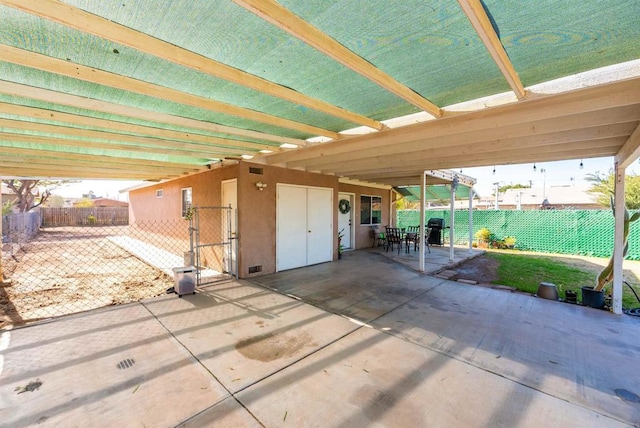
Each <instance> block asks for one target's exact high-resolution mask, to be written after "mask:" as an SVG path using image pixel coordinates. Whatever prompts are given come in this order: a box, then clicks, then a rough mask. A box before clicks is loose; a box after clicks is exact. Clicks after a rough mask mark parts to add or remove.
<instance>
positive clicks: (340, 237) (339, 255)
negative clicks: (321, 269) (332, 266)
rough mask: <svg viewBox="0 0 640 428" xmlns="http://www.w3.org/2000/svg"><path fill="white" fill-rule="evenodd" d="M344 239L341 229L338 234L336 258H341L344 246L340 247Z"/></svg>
mask: <svg viewBox="0 0 640 428" xmlns="http://www.w3.org/2000/svg"><path fill="white" fill-rule="evenodd" d="M343 237H344V229H341V230H340V232H338V258H340V257H342V252H343V251H344V246H343V245H342V238H343Z"/></svg>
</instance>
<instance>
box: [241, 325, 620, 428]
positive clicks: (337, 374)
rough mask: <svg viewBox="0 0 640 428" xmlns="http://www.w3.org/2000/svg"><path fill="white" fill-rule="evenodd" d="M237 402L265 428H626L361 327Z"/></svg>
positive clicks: (481, 371) (588, 411)
mask: <svg viewBox="0 0 640 428" xmlns="http://www.w3.org/2000/svg"><path fill="white" fill-rule="evenodd" d="M237 398H238V399H239V400H240V401H241V402H242V403H243V404H244V405H245V406H246V407H247V408H248V409H249V410H250V411H251V413H253V414H254V415H255V416H256V417H257V418H258V419H259V420H260V421H261V422H262V423H263V424H264V425H265V426H283V425H290V426H296V427H302V426H328V427H345V428H346V427H359V426H370V427H381V426H402V427H420V426H436V427H438V426H442V427H445V426H483V427H488V426H521V427H541V426H558V427H560V426H580V427H596V426H597V427H602V426H624V425H623V424H621V423H619V422H617V421H615V420H612V419H609V418H606V417H603V416H602V415H600V414H598V413H596V412H593V411H591V410H589V409H585V408H583V407H580V406H577V405H574V404H571V403H568V402H566V401H564V400H561V399H558V398H555V397H552V396H549V395H546V394H540V393H538V392H537V391H535V390H533V389H531V388H528V387H525V386H523V385H520V384H518V383H517V382H513V381H510V380H507V379H505V378H503V377H500V376H495V375H494V374H492V373H489V372H487V371H485V370H481V369H479V368H476V367H473V366H471V365H469V364H465V363H463V362H460V361H457V360H455V359H452V358H450V357H447V356H445V355H442V354H440V353H437V352H434V351H431V350H428V349H425V348H420V347H417V346H415V345H414V344H411V343H408V342H406V341H403V340H400V339H398V338H395V337H392V336H389V335H387V334H384V333H381V332H378V331H376V330H373V329H369V328H364V327H363V328H360V329H358V330H357V331H356V332H354V333H352V334H350V335H348V336H346V337H345V338H343V339H342V340H340V341H339V342H337V343H334V344H332V345H330V346H328V347H326V348H324V349H322V350H320V351H319V352H317V353H315V354H314V355H312V356H310V357H308V358H306V359H305V360H303V361H301V362H300V363H298V364H296V365H295V366H291V367H288V368H287V369H285V370H283V371H281V372H278V373H276V374H274V375H273V376H272V377H270V378H268V379H266V380H265V381H263V382H261V383H260V384H257V385H253V386H251V387H250V388H248V389H246V390H245V391H242V392H241V393H239V394H238V395H237ZM302 403H306V405H302Z"/></svg>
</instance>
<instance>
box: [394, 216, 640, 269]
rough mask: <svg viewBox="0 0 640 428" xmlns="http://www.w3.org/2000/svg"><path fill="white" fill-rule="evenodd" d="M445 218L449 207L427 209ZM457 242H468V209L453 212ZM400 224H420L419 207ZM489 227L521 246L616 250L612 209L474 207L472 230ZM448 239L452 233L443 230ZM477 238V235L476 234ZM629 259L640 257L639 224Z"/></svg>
mask: <svg viewBox="0 0 640 428" xmlns="http://www.w3.org/2000/svg"><path fill="white" fill-rule="evenodd" d="M433 217H435V218H444V219H445V223H446V224H449V218H450V212H449V210H434V211H427V212H426V214H425V221H428V220H429V219H430V218H433ZM454 220H455V230H454V244H459V245H468V244H469V211H468V210H456V211H455V212H454ZM397 224H398V226H399V227H407V226H415V225H417V224H420V211H418V210H403V211H398V214H397ZM483 227H486V228H487V229H489V230H490V231H491V232H492V233H494V234H495V235H496V237H497V238H499V239H503V238H505V237H507V236H512V237H515V238H516V243H515V248H516V249H519V250H526V251H535V252H544V253H559V254H576V255H584V256H593V257H610V256H611V253H612V251H613V228H614V218H613V214H612V213H611V210H540V211H509V210H487V211H473V232H474V234H475V232H477V231H478V230H480V229H481V228H483ZM443 235H444V237H445V239H447V240H448V237H449V233H444V234H443ZM474 239H475V238H474ZM628 239H629V253H628V254H627V257H626V258H627V259H629V260H640V224H639V225H636V224H635V223H632V224H631V227H630V232H629V238H628Z"/></svg>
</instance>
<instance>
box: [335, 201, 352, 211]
mask: <svg viewBox="0 0 640 428" xmlns="http://www.w3.org/2000/svg"><path fill="white" fill-rule="evenodd" d="M338 209H339V210H340V212H341V213H342V214H346V213H348V212H349V211H351V203H350V202H349V201H348V200H347V199H340V202H338Z"/></svg>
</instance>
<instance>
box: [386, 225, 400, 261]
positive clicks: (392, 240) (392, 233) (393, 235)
mask: <svg viewBox="0 0 640 428" xmlns="http://www.w3.org/2000/svg"><path fill="white" fill-rule="evenodd" d="M385 235H386V238H387V245H386V246H385V249H386V251H389V248H391V251H393V246H394V245H397V246H398V254H400V248H401V247H402V243H403V242H404V236H403V235H404V229H400V228H398V227H388V226H387V232H386V233H385Z"/></svg>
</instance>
